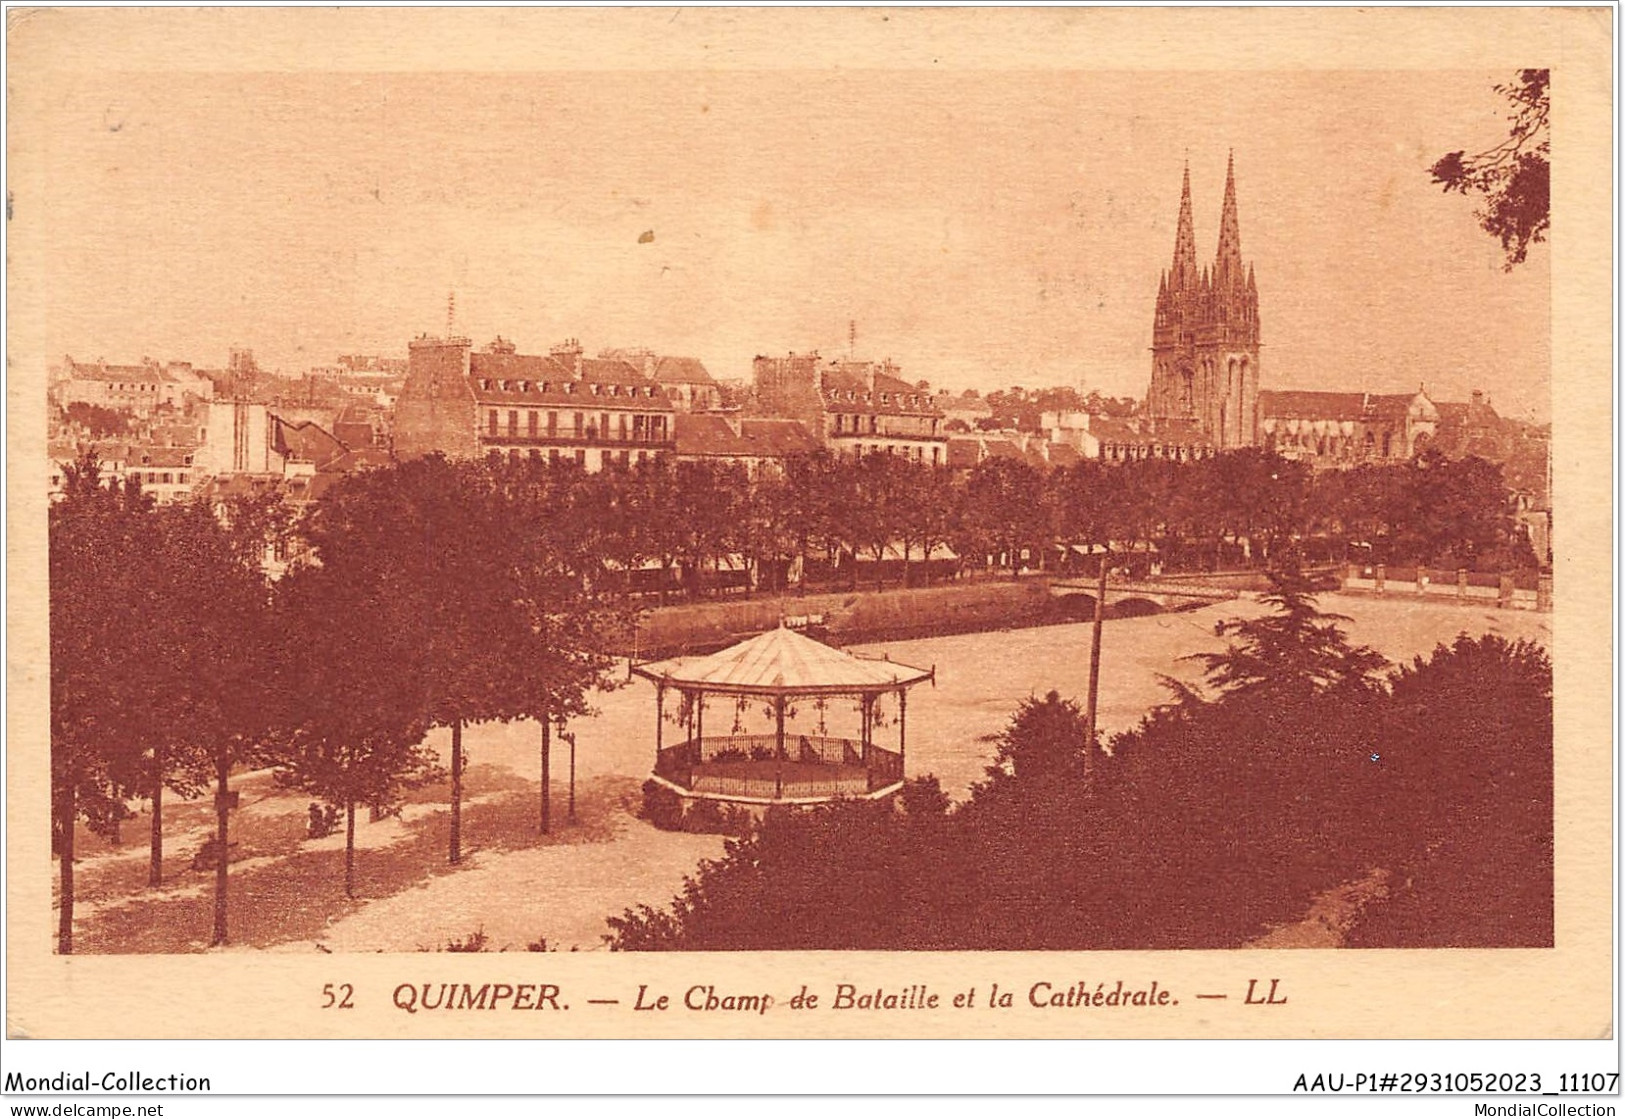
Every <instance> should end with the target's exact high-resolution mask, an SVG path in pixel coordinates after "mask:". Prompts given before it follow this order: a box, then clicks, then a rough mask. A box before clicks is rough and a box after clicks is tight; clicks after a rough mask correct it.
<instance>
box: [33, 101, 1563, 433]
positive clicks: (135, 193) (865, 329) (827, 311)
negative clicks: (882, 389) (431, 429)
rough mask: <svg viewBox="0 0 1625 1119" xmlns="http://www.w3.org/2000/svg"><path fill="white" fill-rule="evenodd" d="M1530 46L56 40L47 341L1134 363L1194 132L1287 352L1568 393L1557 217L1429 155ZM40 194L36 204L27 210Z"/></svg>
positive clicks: (45, 213) (1099, 380)
mask: <svg viewBox="0 0 1625 1119" xmlns="http://www.w3.org/2000/svg"><path fill="white" fill-rule="evenodd" d="M1510 77H1511V74H1510V73H1500V72H1477V71H1475V72H1470V73H1462V72H1441V71H1422V72H1414V71H1391V72H1385V73H1380V74H1379V73H1374V72H1362V73H1338V72H1330V73H1328V72H1309V71H1288V70H1274V71H1252V72H1230V73H1202V72H1198V73H1189V72H1178V73H1157V72H1147V71H1116V72H1072V71H1033V72H1015V71H986V70H982V71H957V72H951V73H942V72H932V71H922V70H895V71H888V70H868V71H841V70H830V69H822V70H809V71H774V72H721V71H719V72H707V71H694V70H682V71H677V70H672V71H643V72H594V71H591V70H585V71H583V70H576V71H572V72H568V73H562V72H553V73H542V74H522V73H521V74H515V73H488V74H481V73H452V74H413V73H391V74H332V73H328V74H309V73H306V74H267V73H236V74H234V73H207V74H205V73H105V72H87V73H64V74H63V75H61V76H60V78H59V79H58V80H57V81H56V82H55V84H54V85H53V86H52V87H51V96H50V97H48V98H45V99H43V100H42V101H41V102H39V104H40V108H39V109H38V112H39V113H40V114H41V118H40V119H39V120H38V121H37V122H36V123H37V124H39V125H40V127H39V128H38V129H37V130H34V131H32V132H30V133H29V135H31V136H32V137H34V138H35V139H36V140H37V142H38V144H39V148H38V150H37V151H34V152H31V153H30V154H31V155H32V156H35V157H37V159H38V160H39V163H38V164H37V165H38V166H39V167H40V169H41V172H42V174H41V175H40V176H38V177H36V178H34V179H31V180H29V181H28V182H25V183H19V184H14V187H13V206H14V216H15V217H16V218H17V219H18V220H31V221H38V222H40V223H42V224H43V228H44V232H45V239H46V243H47V244H48V245H49V246H50V251H49V253H48V255H47V256H46V257H45V258H44V264H43V269H42V270H43V274H42V275H41V276H39V277H37V282H38V283H39V285H40V288H41V294H42V295H44V296H45V300H44V305H45V307H46V308H47V310H46V321H45V322H44V323H43V324H42V325H43V331H42V335H41V336H42V338H43V339H44V341H45V344H46V352H47V353H49V354H50V355H51V356H52V357H53V359H54V358H57V357H60V355H63V354H71V355H73V356H74V357H75V358H77V359H80V360H86V359H94V358H97V357H102V358H105V359H107V360H109V361H134V360H138V359H140V358H141V357H142V356H151V357H154V358H159V359H181V360H190V361H193V362H194V363H196V364H199V365H204V366H215V365H223V364H224V363H225V360H226V355H227V351H228V349H229V348H230V347H233V346H246V347H249V348H251V349H252V350H253V351H254V353H255V355H256V357H257V358H258V359H259V360H260V362H261V364H262V365H265V366H268V367H271V368H278V369H281V370H283V371H287V372H296V371H299V370H302V369H304V368H306V367H308V366H310V365H315V364H324V363H330V362H332V361H333V360H334V359H335V358H336V357H337V355H339V354H341V353H385V354H396V355H403V356H404V353H405V347H406V343H407V341H408V340H409V339H410V338H411V337H413V336H415V335H417V334H419V333H423V332H429V333H441V332H443V331H444V330H445V327H446V319H447V296H448V293H449V292H453V291H454V292H455V294H456V326H457V329H458V331H459V332H460V333H466V334H468V335H470V336H471V337H472V338H473V339H474V340H475V342H476V344H481V343H483V342H485V341H488V340H490V339H491V338H492V337H493V336H495V335H498V334H500V335H502V336H504V337H506V338H509V339H512V340H514V341H515V342H516V343H517V344H518V346H519V349H520V351H521V352H545V350H546V349H547V348H548V347H549V346H550V345H553V344H555V343H557V342H560V341H562V340H563V339H565V338H567V337H574V338H579V339H580V340H581V342H582V344H583V345H584V346H585V347H586V348H587V350H588V352H589V353H593V352H597V351H598V350H600V349H603V348H607V347H625V346H648V347H651V348H653V349H655V350H657V351H659V352H662V353H671V354H684V355H691V356H695V357H699V358H700V359H702V360H703V361H704V362H705V363H706V365H707V367H708V368H709V369H710V370H711V371H712V373H713V374H714V375H716V376H718V377H736V378H742V377H748V375H749V372H750V362H751V358H752V356H753V355H755V354H758V353H766V354H782V353H785V352H788V351H791V350H794V351H797V352H805V351H808V350H812V349H820V350H822V352H824V353H826V354H829V353H842V352H845V350H846V348H847V336H848V323H849V322H855V324H856V352H857V356H859V357H870V358H881V357H890V358H892V359H893V360H895V361H897V362H898V363H899V364H900V365H901V366H902V367H903V373H904V375H905V376H906V377H908V378H909V379H910V380H920V379H924V380H928V381H930V382H931V383H932V384H933V385H936V386H942V387H948V388H952V389H956V390H958V389H964V388H970V387H974V388H978V389H981V390H983V391H988V390H991V389H994V388H998V387H1002V386H1008V385H1011V384H1021V385H1025V386H1027V387H1036V386H1042V385H1054V384H1069V385H1074V386H1080V387H1083V388H1086V389H1100V390H1102V391H1104V392H1107V393H1110V394H1113V395H1132V396H1143V394H1144V392H1145V389H1146V385H1147V383H1148V380H1149V375H1150V360H1151V359H1150V353H1149V346H1150V341H1151V325H1152V310H1153V304H1154V300H1155V296H1156V290H1157V281H1158V276H1159V273H1160V270H1161V269H1163V268H1165V267H1166V266H1167V264H1168V261H1169V258H1170V257H1171V255H1172V250H1173V243H1174V226H1175V219H1176V216H1177V212H1178V204H1179V189H1180V177H1181V173H1182V170H1183V168H1184V166H1185V163H1186V161H1187V160H1188V161H1189V166H1190V174H1191V189H1192V197H1193V203H1194V211H1195V220H1196V237H1197V247H1198V251H1199V255H1200V256H1201V257H1202V259H1203V260H1205V261H1206V260H1211V259H1212V256H1213V253H1214V250H1215V247H1216V244H1217V238H1218V224H1219V210H1220V203H1221V199H1222V195H1223V187H1224V172H1225V161H1226V158H1227V156H1228V155H1229V154H1230V153H1231V152H1233V153H1234V158H1235V169H1236V183H1237V194H1238V198H1239V209H1240V220H1241V240H1242V251H1243V255H1244V256H1245V258H1246V259H1247V260H1248V261H1249V262H1250V263H1252V264H1253V265H1254V267H1255V269H1256V274H1257V280H1258V288H1259V299H1260V314H1261V319H1262V331H1263V339H1264V349H1263V355H1262V360H1261V376H1262V382H1263V387H1265V388H1328V389H1342V390H1368V391H1373V392H1396V391H1406V390H1410V389H1414V388H1416V387H1417V386H1419V385H1424V384H1425V385H1426V387H1427V390H1428V392H1429V393H1430V395H1433V396H1434V397H1435V399H1443V400H1461V399H1465V398H1466V397H1467V394H1468V393H1469V392H1470V391H1471V390H1473V389H1483V390H1485V391H1486V392H1488V393H1489V394H1490V396H1491V398H1492V400H1493V401H1494V402H1495V404H1496V405H1497V407H1498V408H1499V409H1500V410H1501V411H1502V412H1503V413H1504V414H1508V415H1516V416H1520V417H1525V418H1534V419H1540V420H1543V419H1545V418H1547V417H1548V416H1549V414H1550V411H1549V409H1550V403H1549V397H1550V388H1549V385H1550V342H1551V339H1550V334H1551V328H1550V267H1549V259H1548V255H1547V250H1546V247H1545V246H1537V247H1535V248H1534V249H1533V250H1532V251H1531V253H1530V257H1529V260H1528V262H1527V263H1526V264H1525V265H1523V266H1521V267H1519V268H1517V269H1516V270H1514V271H1512V272H1510V273H1509V272H1506V271H1504V270H1503V268H1502V263H1503V256H1502V253H1501V250H1500V246H1499V244H1498V243H1497V242H1496V241H1495V240H1494V239H1492V238H1491V237H1490V236H1489V235H1488V234H1486V233H1484V232H1483V231H1482V230H1481V229H1479V227H1478V225H1477V223H1476V222H1475V220H1474V217H1473V213H1472V211H1473V202H1472V200H1469V199H1465V198H1462V197H1460V196H1458V195H1445V194H1443V193H1442V192H1441V191H1440V190H1439V188H1437V187H1436V186H1434V185H1432V184H1431V182H1430V181H1429V176H1428V174H1427V168H1428V167H1429V166H1430V165H1431V164H1432V162H1433V161H1434V160H1435V159H1437V158H1438V157H1439V156H1440V155H1442V154H1444V153H1445V152H1447V151H1451V150H1455V149H1459V148H1466V149H1468V150H1469V151H1472V150H1477V149H1479V148H1481V147H1488V146H1490V145H1492V144H1493V143H1495V142H1497V141H1498V139H1500V138H1501V137H1502V136H1503V135H1504V131H1505V121H1504V117H1505V105H1504V102H1503V101H1502V99H1501V98H1500V97H1499V95H1497V94H1496V93H1495V92H1494V91H1493V88H1492V87H1493V85H1494V84H1495V83H1496V82H1498V81H1503V80H1507V79H1508V78H1510ZM36 228H38V227H36Z"/></svg>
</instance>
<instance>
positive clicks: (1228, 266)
mask: <svg viewBox="0 0 1625 1119" xmlns="http://www.w3.org/2000/svg"><path fill="white" fill-rule="evenodd" d="M1151 352H1152V366H1151V391H1150V392H1149V394H1148V395H1147V398H1146V416H1147V418H1148V420H1149V426H1150V430H1151V433H1152V434H1154V435H1156V436H1158V437H1161V438H1164V439H1167V438H1173V439H1178V440H1181V441H1183V440H1184V439H1185V438H1189V437H1194V438H1195V439H1199V440H1204V441H1206V442H1207V443H1209V444H1210V445H1211V446H1212V447H1214V448H1215V449H1217V450H1221V451H1226V450H1230V449H1232V448H1235V447H1250V446H1254V445H1255V444H1257V443H1258V441H1259V435H1258V431H1259V423H1258V285H1257V284H1256V283H1255V282H1254V280H1253V270H1252V269H1251V268H1250V267H1247V266H1244V265H1243V263H1242V259H1241V224H1240V220H1239V219H1238V217H1237V215H1236V167H1235V156H1234V155H1232V156H1231V158H1230V165H1229V167H1228V168H1227V170H1226V172H1225V182H1224V209H1223V211H1222V212H1221V213H1220V216H1219V251H1218V255H1217V256H1216V257H1215V258H1214V261H1213V265H1212V267H1211V268H1200V269H1198V267H1197V263H1196V229H1195V224H1194V222H1193V221H1192V218H1191V171H1190V167H1189V166H1187V167H1186V168H1185V188H1184V192H1183V194H1182V196H1181V197H1180V200H1179V229H1178V232H1177V233H1176V234H1175V236H1174V260H1173V265H1172V266H1171V267H1170V268H1169V269H1168V270H1167V271H1166V272H1164V273H1163V275H1162V283H1161V286H1160V287H1159V288H1158V290H1157V315H1156V321H1155V325H1154V326H1153V328H1152V343H1151Z"/></svg>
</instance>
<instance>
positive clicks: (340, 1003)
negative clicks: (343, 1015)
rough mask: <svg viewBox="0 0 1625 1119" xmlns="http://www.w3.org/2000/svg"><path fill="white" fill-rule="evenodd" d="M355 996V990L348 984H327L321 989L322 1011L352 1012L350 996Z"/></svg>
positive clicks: (353, 1006) (353, 1005)
mask: <svg viewBox="0 0 1625 1119" xmlns="http://www.w3.org/2000/svg"><path fill="white" fill-rule="evenodd" d="M354 994H355V988H354V987H352V986H350V985H349V984H348V983H328V984H327V985H325V986H324V987H323V988H322V1009H323V1010H333V1009H338V1010H354V1009H355V1004H354V1003H353V1002H351V1001H350V996H351V995H354Z"/></svg>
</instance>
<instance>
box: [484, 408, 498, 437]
mask: <svg viewBox="0 0 1625 1119" xmlns="http://www.w3.org/2000/svg"><path fill="white" fill-rule="evenodd" d="M485 430H486V433H487V434H489V435H495V434H496V433H497V410H496V409H495V408H492V409H491V414H490V415H489V416H487V417H486V420H485Z"/></svg>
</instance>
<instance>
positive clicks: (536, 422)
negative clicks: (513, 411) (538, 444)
mask: <svg viewBox="0 0 1625 1119" xmlns="http://www.w3.org/2000/svg"><path fill="white" fill-rule="evenodd" d="M540 426H541V416H540V415H539V414H538V413H537V412H536V410H535V409H531V411H530V412H528V413H526V415H525V427H526V429H527V430H528V431H529V432H530V437H531V438H532V439H534V438H536V432H537V428H539V427H540Z"/></svg>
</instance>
